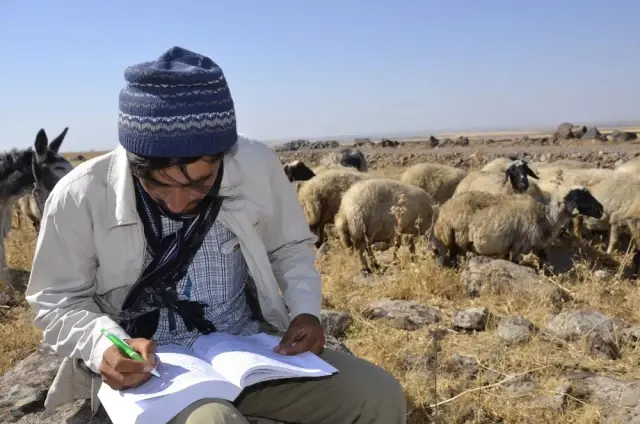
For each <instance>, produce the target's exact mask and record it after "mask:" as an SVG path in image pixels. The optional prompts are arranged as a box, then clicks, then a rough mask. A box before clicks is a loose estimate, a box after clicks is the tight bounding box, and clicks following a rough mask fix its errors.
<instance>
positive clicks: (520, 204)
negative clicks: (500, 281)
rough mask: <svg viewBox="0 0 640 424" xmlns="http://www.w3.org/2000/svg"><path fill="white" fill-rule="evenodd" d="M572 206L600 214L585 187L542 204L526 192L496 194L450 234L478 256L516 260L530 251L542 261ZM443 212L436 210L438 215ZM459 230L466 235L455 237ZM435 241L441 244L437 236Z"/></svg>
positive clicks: (597, 205)
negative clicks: (519, 193) (507, 194)
mask: <svg viewBox="0 0 640 424" xmlns="http://www.w3.org/2000/svg"><path fill="white" fill-rule="evenodd" d="M471 196H473V195H471ZM481 201H482V202H484V204H486V203H488V202H490V199H489V198H488V197H487V196H486V194H483V195H482V200H481ZM443 206H444V205H443ZM574 209H575V210H578V212H579V213H580V214H582V215H586V216H592V217H594V218H600V217H602V214H603V207H602V204H601V203H600V202H598V200H597V199H596V198H595V197H593V195H592V194H591V193H590V192H589V190H588V189H586V188H585V187H572V188H571V189H569V190H568V192H567V193H566V194H565V195H564V196H562V197H553V198H551V199H550V200H549V201H548V202H547V203H546V204H545V203H540V202H538V201H536V200H535V199H533V198H532V197H531V196H527V195H510V196H504V195H498V196H495V198H494V201H493V202H491V204H490V205H488V206H486V207H483V208H480V209H478V210H477V211H475V212H474V213H471V214H470V216H469V219H468V222H467V223H466V224H467V225H468V227H467V228H464V224H465V222H461V223H460V225H462V227H463V228H461V229H454V231H455V235H454V236H453V237H454V238H455V243H456V245H457V246H458V247H462V248H466V249H468V250H469V251H471V252H474V253H476V254H478V255H482V256H492V257H499V258H504V259H506V258H508V257H509V256H510V258H511V260H512V261H514V262H519V261H520V258H521V255H523V254H527V253H531V252H533V253H536V254H537V255H538V257H539V259H540V261H541V262H544V261H546V254H545V249H546V247H547V246H548V245H549V243H550V242H551V241H552V240H553V239H554V238H555V237H556V236H557V235H558V233H559V232H560V229H561V228H562V227H563V226H564V224H566V223H567V222H568V221H569V220H570V219H571V218H572V216H573V211H574ZM443 212H444V211H443V210H442V209H441V210H440V211H439V216H440V217H442V214H443ZM454 213H455V212H454ZM457 213H460V212H459V211H457ZM435 227H436V228H437V227H438V224H437V222H436V225H435ZM436 228H434V235H436V234H437V233H436V231H437V230H436ZM459 233H460V234H462V235H465V234H466V236H467V237H466V238H464V237H458V234H459ZM438 242H439V243H440V245H444V242H443V241H442V240H441V239H439V240H438ZM465 244H466V246H465ZM436 246H438V243H436ZM440 262H442V263H444V262H445V261H444V260H440Z"/></svg>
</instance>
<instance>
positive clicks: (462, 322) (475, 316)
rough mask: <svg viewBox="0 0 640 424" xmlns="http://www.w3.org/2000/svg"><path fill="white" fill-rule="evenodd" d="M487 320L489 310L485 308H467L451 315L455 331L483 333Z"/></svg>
mask: <svg viewBox="0 0 640 424" xmlns="http://www.w3.org/2000/svg"><path fill="white" fill-rule="evenodd" d="M488 318H489V310H488V309H487V308H485V307H476V308H469V309H465V310H462V311H456V312H455V313H454V314H453V328H454V329H455V330H458V331H459V330H466V331H484V329H485V327H486V325H487V319H488Z"/></svg>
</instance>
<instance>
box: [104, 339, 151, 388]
mask: <svg viewBox="0 0 640 424" xmlns="http://www.w3.org/2000/svg"><path fill="white" fill-rule="evenodd" d="M124 342H125V343H127V344H128V345H129V346H131V348H132V349H133V350H135V351H136V352H138V353H139V354H140V355H142V357H143V358H144V360H145V361H146V362H140V361H134V360H133V359H130V358H128V357H127V356H125V355H124V354H123V353H122V352H120V349H118V348H117V347H116V346H115V345H114V346H110V347H109V348H108V349H107V350H105V351H104V354H103V355H102V363H101V364H100V368H99V371H100V374H101V375H102V381H104V382H105V383H107V385H108V386H109V387H111V388H112V389H114V390H122V389H131V388H134V387H138V386H139V385H141V384H142V383H144V382H145V381H147V380H148V379H149V377H151V370H152V369H153V367H154V365H155V360H156V358H155V353H156V344H155V343H154V342H152V341H151V340H147V339H127V340H124Z"/></svg>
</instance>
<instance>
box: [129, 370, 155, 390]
mask: <svg viewBox="0 0 640 424" xmlns="http://www.w3.org/2000/svg"><path fill="white" fill-rule="evenodd" d="M123 377H124V385H125V387H127V388H131V387H138V386H139V385H141V384H142V383H144V382H145V381H147V380H148V379H149V378H151V374H149V373H139V372H134V373H126V374H123Z"/></svg>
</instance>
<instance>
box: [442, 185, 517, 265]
mask: <svg viewBox="0 0 640 424" xmlns="http://www.w3.org/2000/svg"><path fill="white" fill-rule="evenodd" d="M506 196H509V195H508V194H492V193H487V192H484V191H465V192H463V193H460V194H459V195H456V196H453V197H452V198H450V199H449V200H447V201H446V202H444V203H443V204H442V205H440V206H439V207H438V219H437V220H436V221H435V223H434V225H433V234H432V237H431V240H430V242H431V244H432V246H433V247H434V248H435V253H436V257H437V260H438V263H439V264H440V265H445V266H454V265H456V264H457V263H458V256H459V255H460V254H462V255H465V254H466V247H467V245H468V239H469V236H468V231H467V229H468V224H467V223H468V222H469V219H470V217H471V216H472V215H473V214H474V213H476V211H478V210H480V209H483V208H487V207H489V206H491V205H492V204H493V203H495V202H497V201H499V199H501V198H503V197H506Z"/></svg>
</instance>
